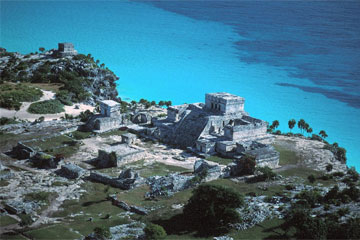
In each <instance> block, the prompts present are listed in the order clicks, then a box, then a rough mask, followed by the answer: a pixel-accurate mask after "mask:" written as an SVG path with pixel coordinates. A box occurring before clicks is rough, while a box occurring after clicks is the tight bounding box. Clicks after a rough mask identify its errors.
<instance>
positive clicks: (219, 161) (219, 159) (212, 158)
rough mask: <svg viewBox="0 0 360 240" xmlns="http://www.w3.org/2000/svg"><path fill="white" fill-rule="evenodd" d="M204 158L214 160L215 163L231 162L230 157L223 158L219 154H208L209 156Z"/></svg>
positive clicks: (224, 163) (226, 163)
mask: <svg viewBox="0 0 360 240" xmlns="http://www.w3.org/2000/svg"><path fill="white" fill-rule="evenodd" d="M206 160H208V161H212V162H216V163H219V164H222V165H228V164H229V163H232V162H233V159H231V158H223V157H219V156H210V157H207V158H206Z"/></svg>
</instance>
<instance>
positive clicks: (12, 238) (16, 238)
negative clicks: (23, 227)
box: [0, 234, 27, 240]
mask: <svg viewBox="0 0 360 240" xmlns="http://www.w3.org/2000/svg"><path fill="white" fill-rule="evenodd" d="M0 239H6V240H26V239H27V238H25V237H23V236H21V235H20V234H11V235H10V234H6V235H5V234H4V235H0Z"/></svg>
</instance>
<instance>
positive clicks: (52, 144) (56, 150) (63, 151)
mask: <svg viewBox="0 0 360 240" xmlns="http://www.w3.org/2000/svg"><path fill="white" fill-rule="evenodd" d="M26 145H28V146H29V147H33V148H37V149H39V150H42V151H43V152H45V153H47V154H50V155H53V156H56V155H62V156H64V157H70V156H71V155H72V154H74V153H75V152H77V150H78V149H79V144H78V143H77V142H76V141H74V140H73V139H72V138H70V137H68V136H66V135H60V136H56V137H52V138H47V139H45V140H37V141H32V142H27V143H26Z"/></svg>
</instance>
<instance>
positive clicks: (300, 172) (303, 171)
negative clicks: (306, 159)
mask: <svg viewBox="0 0 360 240" xmlns="http://www.w3.org/2000/svg"><path fill="white" fill-rule="evenodd" d="M279 174H280V175H282V176H283V177H291V176H297V177H301V178H303V179H305V182H304V184H306V185H312V186H315V185H317V184H318V183H321V184H323V185H324V186H332V185H334V184H335V183H336V181H335V180H334V179H329V180H322V179H319V177H321V176H322V175H323V174H324V173H322V172H320V171H315V170H313V169H310V168H306V167H297V168H291V169H287V170H284V171H281V172H279ZM309 175H314V177H315V178H316V181H315V182H313V183H311V182H309V180H308V178H307V177H308V176H309Z"/></svg>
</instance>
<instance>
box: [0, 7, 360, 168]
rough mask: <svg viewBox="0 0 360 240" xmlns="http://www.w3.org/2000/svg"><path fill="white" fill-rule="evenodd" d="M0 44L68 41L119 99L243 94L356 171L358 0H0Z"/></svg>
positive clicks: (251, 105) (260, 113) (14, 47)
mask: <svg viewBox="0 0 360 240" xmlns="http://www.w3.org/2000/svg"><path fill="white" fill-rule="evenodd" d="M0 4H1V5H0V20H1V22H0V29H1V30H0V33H1V35H0V46H1V47H5V48H6V49H7V50H8V51H18V52H21V53H29V52H35V51H37V50H38V48H39V47H45V48H46V49H51V48H57V43H58V42H65V41H66V42H73V43H74V45H75V48H76V49H77V50H78V51H79V52H81V53H85V54H87V53H91V54H92V55H93V56H94V57H95V59H100V61H101V62H104V63H105V64H106V66H107V67H109V68H110V69H111V70H113V71H114V72H115V73H116V74H117V75H118V76H119V77H120V80H119V81H118V82H117V83H118V91H119V95H120V97H122V98H123V99H124V100H132V99H135V100H139V99H140V98H146V99H149V100H156V101H159V100H171V101H172V102H173V103H174V104H181V103H184V102H187V103H191V102H202V101H204V94H205V93H207V92H220V91H226V92H230V93H234V94H237V95H240V96H243V97H245V98H246V103H245V104H246V105H245V109H246V111H248V112H249V113H250V114H251V115H252V116H254V117H258V118H261V119H265V120H267V121H269V122H271V121H273V120H275V119H277V120H279V121H280V130H282V131H288V127H287V121H288V120H289V119H291V118H295V119H296V120H299V119H300V118H303V119H305V120H306V122H308V123H309V124H310V126H311V127H312V128H313V129H314V132H315V133H318V132H319V131H320V130H325V131H326V132H327V134H328V135H329V137H328V139H327V140H328V141H329V142H335V141H336V142H338V143H339V145H340V146H343V147H345V148H346V149H347V150H348V165H349V166H356V167H357V169H360V146H359V145H360V144H359V143H360V141H359V139H358V137H359V135H360V124H359V120H360V67H359V66H360V17H359V16H360V2H359V1H329V2H326V1H275V2H271V1H191V2H190V1H158V2H152V1H145V2H138V1H0Z"/></svg>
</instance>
